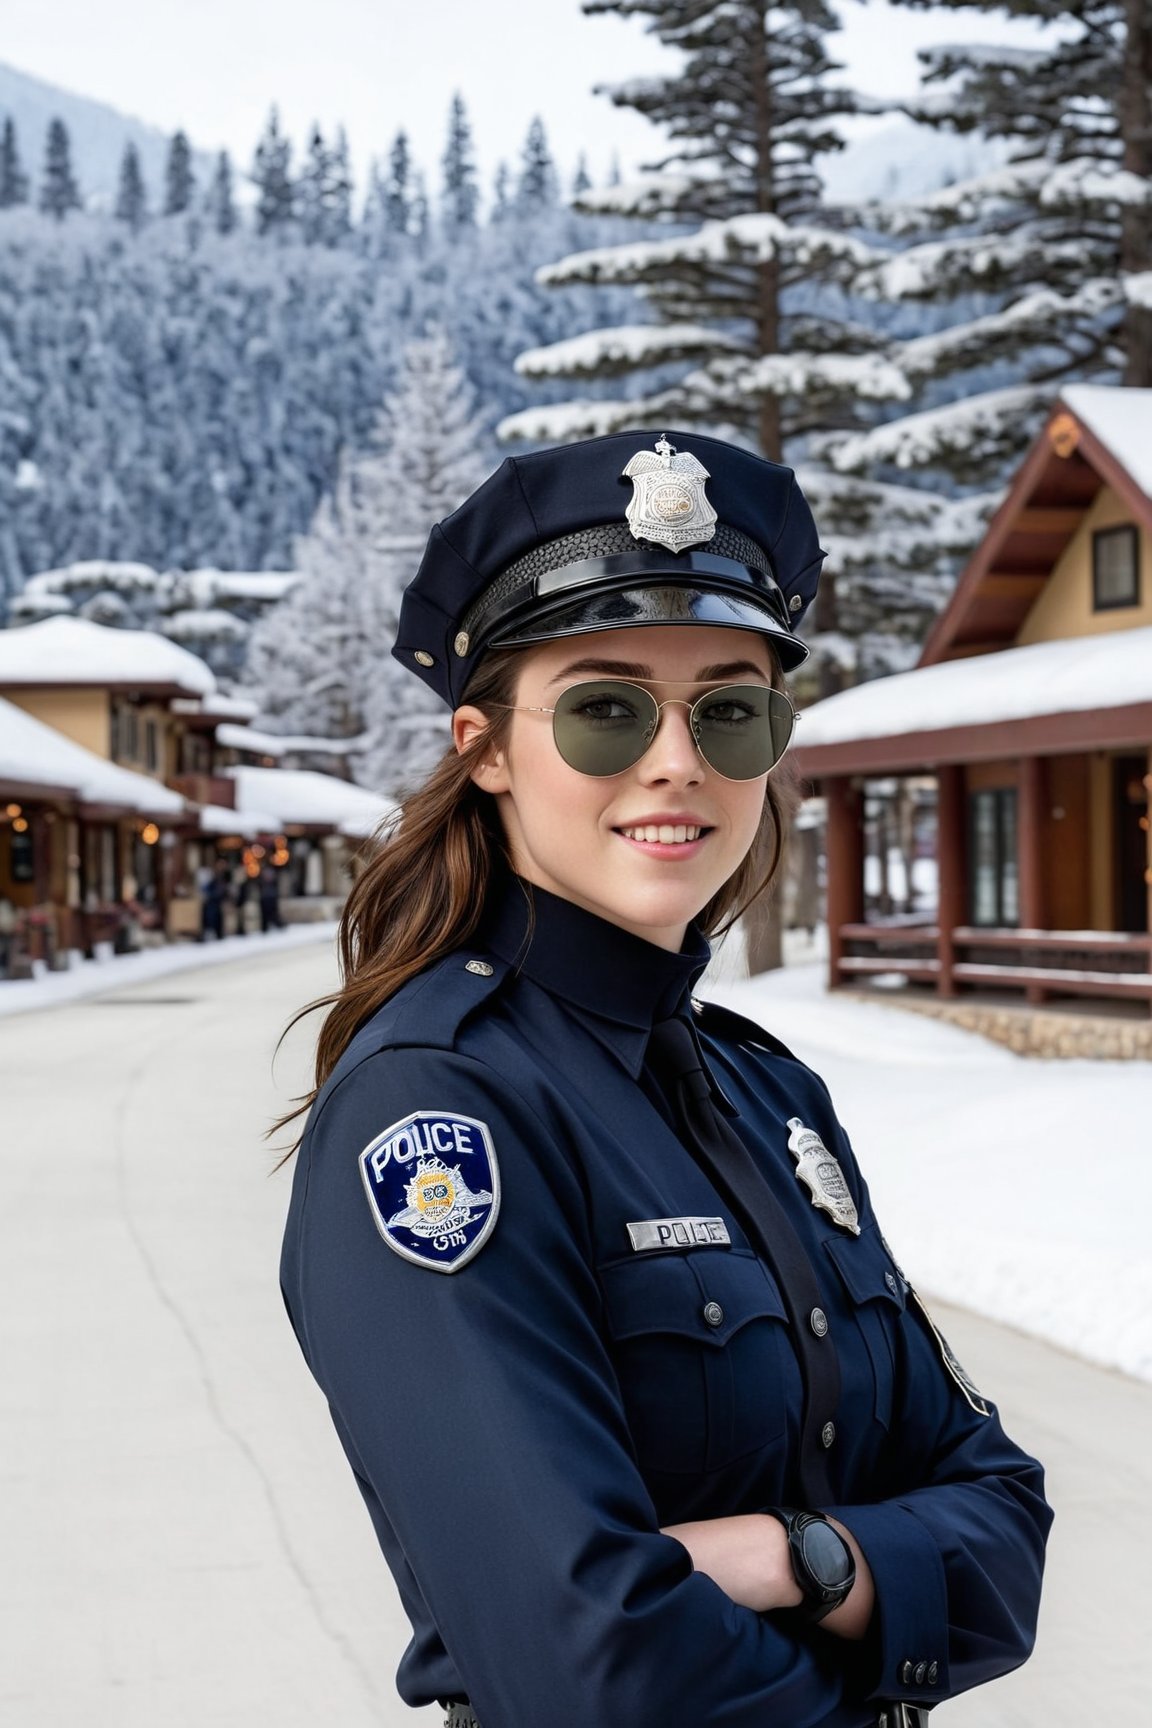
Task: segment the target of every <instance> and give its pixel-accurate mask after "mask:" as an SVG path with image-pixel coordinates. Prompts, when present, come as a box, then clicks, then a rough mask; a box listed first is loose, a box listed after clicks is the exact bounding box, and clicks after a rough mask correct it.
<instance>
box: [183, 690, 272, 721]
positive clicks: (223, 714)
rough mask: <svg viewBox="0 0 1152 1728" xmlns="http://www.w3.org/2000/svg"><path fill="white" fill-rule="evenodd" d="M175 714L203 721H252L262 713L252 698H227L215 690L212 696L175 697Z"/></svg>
mask: <svg viewBox="0 0 1152 1728" xmlns="http://www.w3.org/2000/svg"><path fill="white" fill-rule="evenodd" d="M172 712H173V714H188V715H193V714H195V715H198V716H200V717H201V718H202V719H221V720H225V719H227V720H252V719H254V718H255V717H256V715H257V714H258V713H259V712H260V704H259V703H258V702H257V701H256V700H255V698H254V697H251V696H225V695H224V694H223V692H222V691H219V690H214V691H213V692H212V694H211V696H205V697H204V698H203V699H199V698H197V697H194V696H174V697H173V698H172Z"/></svg>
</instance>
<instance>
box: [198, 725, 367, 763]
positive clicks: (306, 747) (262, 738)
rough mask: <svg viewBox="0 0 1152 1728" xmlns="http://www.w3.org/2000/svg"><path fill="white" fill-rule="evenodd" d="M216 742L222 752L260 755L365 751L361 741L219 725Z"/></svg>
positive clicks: (341, 754) (337, 754)
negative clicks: (237, 751) (221, 746)
mask: <svg viewBox="0 0 1152 1728" xmlns="http://www.w3.org/2000/svg"><path fill="white" fill-rule="evenodd" d="M216 742H217V744H222V745H223V747H224V748H225V750H252V751H254V752H255V753H256V754H257V755H259V756H285V755H288V754H291V753H294V752H297V751H310V752H312V753H313V754H314V755H327V756H347V755H349V754H350V752H352V751H353V750H362V749H363V748H364V739H363V738H317V737H313V736H310V735H309V734H308V733H306V732H258V731H257V730H256V728H255V727H254V726H228V725H224V726H218V727H217V728H216Z"/></svg>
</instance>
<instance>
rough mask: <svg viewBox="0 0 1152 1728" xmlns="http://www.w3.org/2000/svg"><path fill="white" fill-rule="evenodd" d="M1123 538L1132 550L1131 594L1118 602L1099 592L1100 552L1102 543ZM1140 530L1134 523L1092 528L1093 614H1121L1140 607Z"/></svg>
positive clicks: (1119, 523)
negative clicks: (1134, 607)
mask: <svg viewBox="0 0 1152 1728" xmlns="http://www.w3.org/2000/svg"><path fill="white" fill-rule="evenodd" d="M1120 536H1123V537H1124V538H1125V539H1126V540H1127V541H1128V544H1129V545H1130V546H1131V548H1132V593H1131V598H1124V599H1120V600H1109V599H1106V598H1105V597H1104V596H1103V595H1102V594H1101V592H1100V579H1101V571H1100V552H1101V547H1102V544H1103V542H1104V541H1106V540H1116V539H1118V538H1119V537H1120ZM1140 589H1141V583H1140V530H1139V528H1138V527H1137V526H1136V524H1135V523H1134V522H1117V523H1115V524H1114V525H1113V526H1112V527H1111V528H1094V529H1093V530H1092V610H1093V612H1122V611H1127V610H1129V609H1130V608H1131V607H1133V606H1139V605H1140Z"/></svg>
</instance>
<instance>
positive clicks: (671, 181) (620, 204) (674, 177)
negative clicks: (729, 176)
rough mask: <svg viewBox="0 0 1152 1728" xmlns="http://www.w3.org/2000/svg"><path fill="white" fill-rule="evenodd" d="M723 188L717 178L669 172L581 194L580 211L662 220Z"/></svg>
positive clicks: (577, 201)
mask: <svg viewBox="0 0 1152 1728" xmlns="http://www.w3.org/2000/svg"><path fill="white" fill-rule="evenodd" d="M712 185H717V186H722V185H723V182H722V181H721V180H720V178H719V176H718V175H715V174H672V173H669V172H668V171H667V170H664V171H662V172H653V173H651V174H645V175H644V176H643V178H642V179H640V180H626V181H622V182H621V183H620V184H619V185H617V186H603V187H596V188H592V187H589V188H588V190H587V191H585V192H581V194H580V196H579V197H578V198H577V199H576V200H575V204H576V208H577V210H580V211H582V212H584V213H586V214H588V215H591V216H632V217H642V216H658V215H663V214H664V213H665V212H667V211H668V210H675V209H678V208H679V206H680V205H681V204H682V203H684V202H685V201H686V200H688V199H694V198H698V197H699V196H700V193H701V191H702V190H707V189H708V188H709V187H710V186H712Z"/></svg>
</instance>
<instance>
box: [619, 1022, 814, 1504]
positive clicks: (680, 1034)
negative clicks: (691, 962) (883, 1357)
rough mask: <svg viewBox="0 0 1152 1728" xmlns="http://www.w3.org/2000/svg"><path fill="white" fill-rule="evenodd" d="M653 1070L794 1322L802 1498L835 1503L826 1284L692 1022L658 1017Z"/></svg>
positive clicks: (650, 1046)
mask: <svg viewBox="0 0 1152 1728" xmlns="http://www.w3.org/2000/svg"><path fill="white" fill-rule="evenodd" d="M648 1064H649V1069H650V1072H651V1074H652V1076H653V1078H654V1079H655V1081H656V1083H657V1085H658V1086H659V1088H660V1090H661V1092H662V1094H663V1096H664V1098H665V1099H666V1100H667V1102H668V1104H669V1107H670V1108H671V1111H672V1115H673V1120H674V1122H675V1125H676V1128H677V1131H678V1133H679V1134H680V1135H681V1137H682V1138H683V1140H684V1143H685V1145H686V1146H687V1147H688V1149H689V1151H691V1152H692V1153H693V1154H694V1155H695V1157H696V1159H697V1161H698V1162H699V1164H700V1165H701V1166H702V1168H703V1169H704V1170H705V1171H706V1173H707V1174H708V1175H709V1176H710V1177H711V1178H712V1180H713V1182H714V1183H715V1184H716V1187H717V1188H718V1189H719V1190H720V1192H721V1193H722V1194H723V1195H724V1196H725V1198H726V1199H727V1201H728V1204H729V1205H730V1206H731V1208H732V1210H733V1212H735V1214H736V1216H737V1217H738V1218H739V1220H740V1222H741V1224H742V1225H743V1227H744V1230H745V1233H746V1234H747V1236H748V1238H749V1240H750V1241H751V1243H752V1245H753V1247H754V1248H755V1249H756V1250H757V1252H758V1253H759V1254H760V1256H761V1258H762V1259H763V1260H765V1261H766V1262H767V1264H768V1265H769V1267H771V1269H772V1271H773V1273H774V1274H775V1277H776V1282H777V1284H778V1285H779V1287H780V1294H781V1297H782V1298H783V1301H784V1307H785V1310H786V1312H787V1315H788V1320H789V1324H790V1325H791V1328H792V1338H793V1344H794V1346H795V1349H796V1354H797V1357H798V1358H799V1362H800V1372H801V1374H802V1376H803V1380H804V1420H803V1427H802V1431H801V1447H800V1467H799V1474H800V1484H801V1487H802V1489H803V1496H804V1498H803V1502H802V1503H803V1504H804V1505H806V1506H811V1507H818V1506H832V1505H835V1503H836V1497H835V1495H834V1494H833V1491H832V1483H831V1478H830V1476H829V1473H828V1450H829V1448H830V1447H831V1446H832V1444H833V1443H834V1441H835V1438H836V1429H835V1425H834V1423H833V1420H832V1419H833V1416H834V1415H835V1412H836V1405H837V1402H838V1400H839V1396H840V1365H839V1363H838V1362H837V1360H836V1351H835V1348H834V1347H833V1344H832V1340H831V1338H830V1337H829V1336H828V1321H827V1317H826V1316H825V1314H824V1310H823V1307H822V1305H821V1304H822V1296H821V1292H820V1286H819V1284H818V1283H817V1281H816V1275H815V1273H814V1272H813V1270H812V1266H811V1263H810V1261H809V1259H808V1256H807V1254H806V1253H805V1251H804V1248H803V1246H802V1244H801V1242H800V1239H799V1237H798V1236H797V1234H796V1232H795V1230H794V1229H793V1228H792V1225H791V1223H790V1222H789V1219H788V1216H787V1214H786V1212H785V1211H784V1209H783V1207H782V1206H781V1204H780V1202H779V1200H777V1198H776V1196H775V1194H774V1193H773V1192H772V1189H771V1188H770V1187H769V1185H768V1183H767V1182H766V1181H765V1179H764V1177H763V1176H762V1175H761V1174H760V1172H759V1171H758V1170H757V1168H756V1165H755V1163H754V1161H753V1159H752V1157H751V1155H750V1154H749V1152H748V1149H747V1147H746V1146H745V1145H744V1142H743V1141H742V1140H741V1139H740V1138H739V1136H738V1135H737V1134H736V1132H735V1130H734V1129H733V1128H732V1127H731V1126H730V1125H729V1123H728V1122H727V1121H726V1120H725V1118H724V1117H723V1116H722V1115H721V1113H720V1111H719V1110H717V1108H716V1105H715V1102H714V1099H713V1095H712V1086H711V1083H710V1081H709V1078H708V1074H707V1071H706V1069H705V1067H704V1061H703V1058H702V1056H701V1054H700V1050H699V1047H698V1046H697V1043H696V1035H695V1032H694V1031H693V1029H692V1027H691V1026H690V1025H689V1024H688V1023H687V1022H686V1021H684V1020H681V1019H672V1020H659V1021H657V1023H656V1025H655V1026H654V1027H653V1028H652V1036H651V1038H650V1039H649V1042H648Z"/></svg>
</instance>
